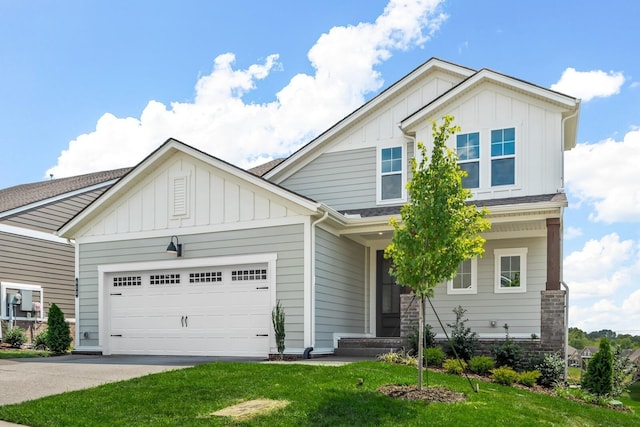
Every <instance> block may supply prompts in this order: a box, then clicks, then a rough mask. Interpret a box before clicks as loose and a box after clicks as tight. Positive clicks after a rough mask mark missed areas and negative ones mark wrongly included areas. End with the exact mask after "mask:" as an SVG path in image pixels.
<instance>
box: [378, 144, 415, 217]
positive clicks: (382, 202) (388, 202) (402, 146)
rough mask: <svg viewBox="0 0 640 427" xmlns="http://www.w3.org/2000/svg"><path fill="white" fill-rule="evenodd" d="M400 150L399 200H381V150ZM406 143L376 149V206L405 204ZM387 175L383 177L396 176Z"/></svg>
mask: <svg viewBox="0 0 640 427" xmlns="http://www.w3.org/2000/svg"><path fill="white" fill-rule="evenodd" d="M392 148H400V149H401V150H402V170H401V171H400V180H401V183H400V186H401V190H400V191H401V196H400V198H399V199H383V198H382V177H383V174H382V150H386V149H392ZM407 168H408V163H407V143H406V142H404V143H400V142H398V143H393V144H388V145H380V146H377V147H376V204H377V205H396V204H398V203H406V201H407ZM396 174H397V172H395V173H388V174H385V175H396Z"/></svg>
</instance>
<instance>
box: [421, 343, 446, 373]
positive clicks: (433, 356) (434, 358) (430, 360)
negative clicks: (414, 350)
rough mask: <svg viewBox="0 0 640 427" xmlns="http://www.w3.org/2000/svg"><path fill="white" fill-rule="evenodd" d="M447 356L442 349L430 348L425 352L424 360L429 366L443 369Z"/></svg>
mask: <svg viewBox="0 0 640 427" xmlns="http://www.w3.org/2000/svg"><path fill="white" fill-rule="evenodd" d="M444 358H445V354H444V351H442V349H441V348H440V347H429V348H427V349H426V350H425V352H424V360H425V362H427V366H436V367H438V368H439V367H441V366H442V362H443V361H444Z"/></svg>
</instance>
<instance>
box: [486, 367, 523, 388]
mask: <svg viewBox="0 0 640 427" xmlns="http://www.w3.org/2000/svg"><path fill="white" fill-rule="evenodd" d="M491 378H492V379H493V380H494V381H495V382H497V383H498V384H502V385H509V386H510V385H511V384H513V383H514V382H516V380H517V379H518V373H517V372H516V371H514V370H513V369H511V368H510V367H508V366H501V367H499V368H495V369H493V370H492V371H491Z"/></svg>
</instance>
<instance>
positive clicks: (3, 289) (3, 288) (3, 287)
mask: <svg viewBox="0 0 640 427" xmlns="http://www.w3.org/2000/svg"><path fill="white" fill-rule="evenodd" d="M7 288H10V289H16V290H20V291H36V292H40V316H36V317H35V318H33V317H32V318H31V319H29V318H28V317H15V318H14V319H15V320H39V321H42V320H44V289H42V286H40V285H28V284H26V283H12V282H0V293H1V295H0V298H1V304H2V310H1V311H0V316H1V318H2V319H3V320H7V319H8V318H9V313H7Z"/></svg>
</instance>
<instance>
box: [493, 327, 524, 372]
mask: <svg viewBox="0 0 640 427" xmlns="http://www.w3.org/2000/svg"><path fill="white" fill-rule="evenodd" d="M503 327H504V331H505V335H506V338H505V340H504V342H503V343H501V344H498V345H496V346H494V347H493V348H492V349H491V353H492V354H493V357H494V358H495V359H496V365H497V366H510V367H512V368H514V369H518V368H519V365H520V360H522V349H521V348H520V346H519V345H518V344H516V343H515V342H514V341H513V340H512V339H511V338H509V325H507V324H506V323H505V324H504V326H503Z"/></svg>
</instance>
